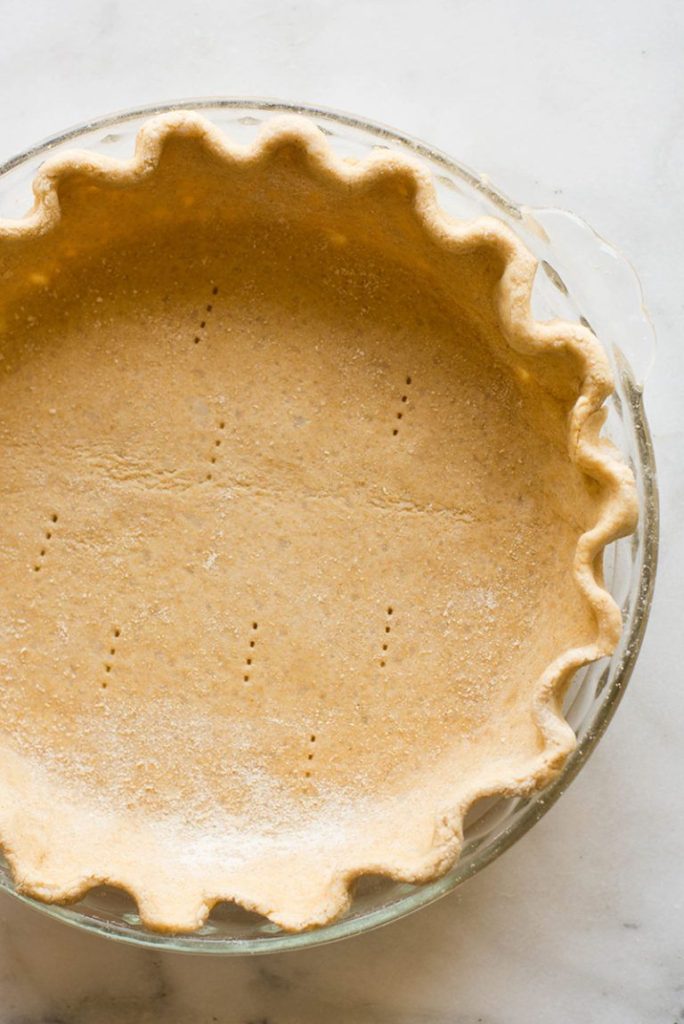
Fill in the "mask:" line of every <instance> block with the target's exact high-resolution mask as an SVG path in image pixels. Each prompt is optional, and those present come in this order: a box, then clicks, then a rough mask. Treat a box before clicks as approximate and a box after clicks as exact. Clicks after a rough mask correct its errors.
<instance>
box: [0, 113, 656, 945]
mask: <svg viewBox="0 0 684 1024" xmlns="http://www.w3.org/2000/svg"><path fill="white" fill-rule="evenodd" d="M34 191H35V197H36V201H35V206H34V209H33V211H32V212H31V213H30V214H29V215H28V216H27V217H26V218H25V219H23V220H21V221H2V222H0V329H1V330H0V500H1V503H2V509H3V514H2V516H1V517H0V579H2V588H1V591H0V681H1V685H0V720H1V722H2V727H1V730H0V780H1V785H0V837H1V841H2V846H3V849H4V851H5V853H6V856H7V857H8V859H9V862H10V864H11V867H12V870H13V874H14V878H15V881H16V885H17V888H18V889H20V890H21V891H22V892H25V893H29V894H31V895H32V896H35V897H37V898H39V899H41V900H45V901H51V902H62V901H71V900H74V899H77V898H79V897H80V896H81V895H82V894H84V893H85V892H86V891H87V890H88V889H89V888H90V887H92V886H95V885H98V884H101V883H108V884H112V885H115V886H120V887H123V888H124V889H126V890H128V891H129V892H130V893H131V894H132V895H133V896H134V897H135V899H136V900H137V902H138V905H139V909H140V914H141V917H142V919H143V921H144V922H145V924H146V925H148V926H149V927H150V928H153V929H157V930H160V931H179V930H192V929H195V928H197V927H199V926H200V925H201V924H202V922H203V921H204V920H205V918H206V916H207V914H208V913H209V911H210V909H211V907H212V906H213V905H214V903H216V902H217V901H218V900H234V901H236V902H237V903H239V904H241V905H242V906H244V907H246V908H248V909H250V910H255V911H258V912H259V913H260V914H264V915H267V916H268V917H269V918H271V919H272V920H273V921H275V922H277V923H278V924H279V925H281V926H282V927H283V928H286V929H291V930H299V929H304V928H310V927H312V926H315V925H321V924H323V923H325V922H327V921H330V920H331V919H332V918H334V917H335V916H336V915H338V914H340V913H341V912H342V911H343V910H344V909H345V908H346V907H347V905H348V903H349V899H350V885H351V883H352V882H353V880H354V879H355V878H356V877H358V876H360V875H362V874H364V873H369V872H372V873H381V874H384V875H388V876H391V877H392V878H396V879H403V880H407V881H412V882H419V881H423V880H427V879H430V878H434V877H435V876H437V875H439V874H440V873H442V872H444V871H445V870H447V869H448V868H449V867H450V866H451V865H452V864H453V863H454V861H455V859H456V858H457V857H458V854H459V848H460V846H461V843H462V823H463V817H464V814H465V812H466V810H467V809H468V808H469V807H470V806H471V805H472V804H473V802H474V801H476V800H477V799H478V798H481V797H483V796H486V795H491V794H499V793H506V794H513V793H528V792H530V791H532V790H533V789H535V788H536V787H539V786H542V785H544V784H545V783H547V782H548V781H549V779H551V778H552V776H553V775H554V774H555V773H557V772H558V771H559V769H560V768H561V767H562V765H563V763H564V761H565V759H566V757H567V756H568V753H569V752H570V751H571V750H572V748H573V744H574V742H575V739H574V736H573V733H572V730H571V729H570V727H569V726H568V724H567V723H566V722H565V721H564V719H563V717H562V714H561V704H562V697H563V693H564V690H565V688H566V685H567V683H568V680H569V679H570V677H571V675H572V673H573V672H574V670H575V669H577V668H578V666H581V665H583V664H585V663H586V662H589V661H591V660H593V659H596V658H598V657H601V656H603V655H605V654H608V653H610V652H611V651H612V650H613V648H614V646H615V644H616V641H617V638H618V636H619V633H620V628H621V622H620V614H619V611H618V608H617V606H616V605H615V603H614V601H613V599H612V598H611V597H610V596H609V594H608V593H607V592H606V591H605V590H604V589H603V588H602V580H601V552H602V550H603V548H604V546H605V545H606V544H607V543H608V542H609V541H611V540H613V539H614V538H616V537H617V536H619V535H621V534H624V533H626V532H629V531H630V530H631V529H633V526H634V520H635V514H636V513H635V509H636V505H635V496H634V486H633V480H632V476H631V474H630V472H629V470H628V469H627V467H626V466H625V465H624V464H623V462H622V461H621V460H620V458H619V457H618V455H617V453H616V452H615V451H614V450H613V449H612V447H611V446H610V445H609V444H608V443H607V442H606V441H605V440H603V439H601V438H600V437H599V431H600V427H601V425H602V422H603V419H604V412H603V410H602V403H603V402H604V400H605V398H606V397H607V396H608V395H609V394H610V392H611V387H612V385H611V378H610V373H609V370H608V366H607V362H606V358H605V356H604V354H603V351H602V349H601V347H600V345H599V344H598V342H597V341H596V339H595V338H594V336H593V335H592V334H591V333H590V332H589V331H588V330H587V329H585V328H584V327H581V326H579V325H577V324H570V323H560V322H553V323H540V322H535V321H533V320H532V318H531V314H530V310H529V299H530V291H531V285H532V280H533V276H534V273H535V266H536V265H535V261H534V259H533V257H532V256H531V255H530V253H529V252H528V251H527V250H526V249H525V248H524V247H523V245H522V244H521V243H520V242H519V241H518V240H517V239H516V238H515V237H514V235H513V234H512V233H511V232H510V231H509V230H508V229H507V228H506V227H505V226H504V225H503V224H501V223H499V222H498V221H496V220H494V219H487V218H483V219H480V220H477V221H473V222H468V223H463V222H458V221H455V220H454V219H452V218H450V217H448V216H447V215H446V214H445V213H444V212H443V211H441V210H440V209H439V208H438V206H437V205H436V200H435V196H434V192H433V188H432V185H431V181H430V175H429V173H428V171H427V169H425V168H424V167H423V166H422V165H421V164H420V163H419V162H413V161H411V160H409V159H407V158H404V157H401V156H399V155H397V154H395V153H392V152H390V151H387V150H380V151H378V152H376V153H374V154H373V155H372V156H370V157H368V158H367V159H364V160H362V161H356V160H349V159H347V160H342V159H340V158H339V157H337V156H336V155H335V154H334V153H333V151H332V149H331V148H330V147H329V145H328V143H327V141H326V139H325V138H324V136H323V135H322V134H321V132H319V130H318V129H316V128H315V127H314V126H313V125H312V124H310V123H309V122H308V121H306V120H305V119H301V118H296V117H278V118H275V119H273V120H272V121H270V122H269V123H268V124H267V125H266V126H265V127H264V129H263V130H262V132H261V134H260V136H259V139H258V141H257V142H256V143H255V144H254V145H253V146H251V147H248V148H245V147H242V146H239V145H236V144H235V143H233V142H231V141H230V140H229V139H227V138H226V137H225V136H224V135H223V134H222V133H221V132H220V131H219V130H217V129H216V128H215V127H214V126H212V125H211V124H210V123H209V122H208V121H206V120H204V119H203V118H201V117H199V116H197V115H195V114H191V113H173V114H167V115H164V116H161V117H155V118H153V119H152V120H150V121H149V122H148V123H147V124H146V126H145V127H144V128H143V129H142V131H141V132H140V135H139V137H138V141H137V146H136V154H135V157H134V158H133V159H132V160H130V161H127V162H118V161H115V160H110V159H105V158H104V157H100V156H96V155H93V154H88V153H71V154H69V155H65V156H59V157H54V158H52V159H49V160H47V161H46V163H45V164H44V165H43V166H42V168H41V170H40V172H39V175H38V177H37V179H36V181H35V185H34Z"/></svg>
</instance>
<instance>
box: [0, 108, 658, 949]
mask: <svg viewBox="0 0 684 1024" xmlns="http://www.w3.org/2000/svg"><path fill="white" fill-rule="evenodd" d="M178 109H192V110H197V111H199V112H203V113H205V114H206V115H207V116H211V113H212V111H213V112H214V113H216V112H217V111H222V110H235V111H250V110H251V111H254V112H255V113H257V112H258V114H260V115H262V116H263V115H274V114H278V113H294V114H302V115H304V116H306V117H308V118H311V119H314V120H316V121H321V122H324V123H326V122H327V123H332V124H336V125H338V126H343V127H346V128H348V129H351V130H358V131H360V132H363V133H364V134H367V135H370V136H374V137H375V138H376V139H377V140H378V143H377V144H379V145H383V144H385V145H387V144H390V145H392V144H394V145H398V146H401V147H402V148H403V149H405V150H409V151H410V152H412V153H414V154H416V155H417V156H418V157H423V158H425V159H427V160H428V161H430V163H431V164H433V165H438V166H440V167H442V168H444V170H445V172H446V173H448V174H450V175H454V176H455V177H456V178H459V179H461V180H462V181H463V182H465V183H467V184H469V186H470V187H471V188H474V189H476V190H477V191H479V192H481V193H483V194H484V195H485V196H486V198H487V200H488V201H489V202H490V203H493V204H494V205H495V206H496V207H498V208H499V209H500V210H501V211H502V213H505V214H506V215H507V216H509V217H512V218H514V219H516V220H521V221H522V220H523V218H530V217H531V218H534V216H535V213H541V212H542V211H541V210H537V211H536V210H534V209H531V208H528V207H521V206H518V205H516V204H515V203H514V202H512V201H511V200H510V199H508V198H507V197H506V196H505V195H504V194H503V193H501V192H499V191H498V190H497V189H496V188H494V187H493V186H492V185H491V183H490V182H489V181H488V179H486V178H485V177H484V176H482V175H480V174H477V173H475V172H473V171H471V170H470V169H469V168H468V167H466V166H464V165H463V164H461V163H460V162H459V161H457V160H454V159H452V158H451V157H449V156H446V155H445V154H443V153H441V152H440V151H439V150H436V149H435V148H433V147H432V146H430V145H428V144H426V143H424V142H422V141H419V140H417V139H415V138H412V137H411V136H409V135H406V134H404V133H402V132H399V131H395V130H394V129H391V128H388V127H385V126H384V125H381V124H378V123H377V122H374V121H371V120H368V119H366V118H361V117H356V116H353V115H351V114H346V113H340V112H337V111H334V110H330V109H326V108H320V107H314V106H309V105H306V104H295V103H286V102H281V101H278V100H272V99H252V98H242V97H235V98H204V99H192V100H187V99H186V100H179V101H175V102H170V103H164V104H154V105H149V106H143V107H139V108H136V109H132V110H126V111H122V112H119V113H116V114H111V115H107V116H104V117H102V118H97V119H94V120H92V121H88V122H86V123H84V124H81V125H78V126H75V127H72V128H70V129H68V130H66V131H64V132H60V133H59V134H56V135H53V136H51V137H50V138H48V139H46V140H44V141H43V142H41V143H38V144H36V145H35V146H32V147H31V148H30V149H28V150H26V151H24V152H23V153H21V154H19V155H17V156H15V157H12V158H11V159H10V160H8V161H6V162H5V163H4V164H2V165H1V166H0V192H1V191H2V185H3V181H4V179H5V175H6V174H8V172H10V171H12V170H13V169H15V168H17V167H18V166H20V165H21V164H24V163H26V162H28V161H30V160H33V159H35V158H39V157H41V156H48V155H49V154H50V151H51V150H52V149H53V148H55V147H56V146H63V145H65V144H69V143H72V142H73V143H78V140H79V139H80V138H81V137H82V136H84V135H87V134H89V133H91V132H94V131H100V130H102V129H106V128H112V127H115V126H117V125H124V124H126V122H130V121H134V120H136V119H139V118H141V117H150V116H153V115H155V114H158V113H163V112H166V111H170V110H178ZM86 148H87V145H86ZM552 212H554V213H556V212H558V213H560V214H562V215H563V216H567V217H569V218H574V219H575V221H577V223H578V224H582V225H583V222H581V221H580V219H579V218H576V217H575V215H574V214H565V213H564V211H552ZM587 230H591V229H587ZM592 234H593V236H594V237H595V238H596V239H597V240H598V241H600V242H601V243H602V244H604V245H605V244H606V243H603V240H601V239H598V236H596V234H595V232H592ZM621 259H622V260H623V262H624V263H625V264H626V261H625V260H624V257H621ZM634 280H635V283H636V275H634ZM642 313H643V316H644V317H646V313H645V310H643V306H642ZM620 368H621V372H622V373H624V375H625V382H626V383H625V386H626V388H627V390H628V394H629V397H630V411H631V414H632V416H633V418H634V424H635V436H636V442H637V452H638V458H639V464H640V468H641V470H642V482H643V489H644V491H643V500H642V501H641V502H640V516H641V519H640V524H639V527H638V529H639V531H640V535H642V536H643V544H644V551H643V560H642V565H641V575H640V587H639V592H638V595H637V597H636V600H635V603H634V609H633V614H632V617H631V623H630V631H629V636H628V642H627V647H626V653H625V656H624V658H623V659H622V661H621V662H620V666H619V670H618V671H616V672H615V674H614V675H613V677H612V678H611V679H609V680H608V682H607V683H606V687H605V688H606V693H605V696H604V697H603V703H602V704H601V706H600V708H599V711H598V713H597V714H596V718H595V720H594V721H592V724H591V726H590V728H589V729H588V730H587V732H586V733H585V735H583V736H582V737H581V738H580V739H579V741H578V744H577V747H576V748H575V750H574V751H573V753H572V754H571V755H570V757H569V758H568V760H567V761H566V763H565V765H564V767H563V769H562V770H561V772H560V774H559V775H558V776H557V777H556V778H555V779H554V780H553V781H552V782H551V783H550V784H549V785H547V786H546V787H545V788H544V789H542V790H540V791H538V792H537V793H535V794H533V795H532V796H531V797H529V798H526V801H525V804H526V806H525V807H524V808H523V810H522V812H521V813H520V814H518V815H517V817H515V819H514V820H513V821H512V822H510V823H509V824H508V825H507V826H506V827H505V828H504V829H503V831H501V832H500V833H499V834H498V836H497V837H496V839H495V840H494V841H493V842H491V843H490V844H488V845H485V846H484V847H483V848H482V849H481V850H479V852H478V854H477V856H475V857H471V858H470V859H469V860H463V859H461V860H459V861H457V863H456V864H455V865H454V866H453V867H452V868H451V870H450V871H448V872H447V873H446V874H445V875H443V876H442V877H440V878H437V879H436V880H434V881H431V882H426V883H423V884H421V885H419V886H416V887H407V888H409V889H410V891H408V892H406V893H405V894H404V895H400V896H399V897H398V898H397V899H396V900H395V901H393V902H390V903H387V904H383V905H380V906H379V907H376V908H375V909H371V910H370V911H369V912H368V913H365V914H363V915H361V916H350V917H346V916H343V917H341V918H340V919H338V920H336V921H333V922H332V923H330V924H328V925H325V926H323V927H320V928H317V929H313V930H311V931H305V932H296V933H286V932H280V931H277V934H259V935H256V936H255V937H247V938H245V937H242V936H240V937H237V938H236V937H230V936H215V935H211V934H206V935H203V934H201V933H190V934H187V935H186V934H163V933H156V932H151V931H140V930H136V929H133V928H126V926H125V925H121V924H119V923H118V922H116V921H111V922H110V921H107V920H104V919H100V918H98V917H92V916H88V915H87V914H86V913H85V912H83V911H82V910H79V908H78V904H75V905H72V906H69V905H61V904H48V903H43V902H40V901H38V900H35V899H33V898H31V897H29V896H26V895H24V894H22V893H19V892H17V891H16V889H15V888H14V886H13V884H12V881H11V878H10V876H9V874H8V873H7V872H6V871H5V872H2V873H0V888H2V889H4V890H5V891H7V892H10V893H12V894H13V895H14V896H16V897H17V898H18V899H19V900H21V901H22V902H23V903H25V904H27V905H29V906H31V907H32V908H34V909H38V910H40V911H41V912H43V913H47V914H49V915H50V916H52V917H55V918H57V919H59V920H62V921H64V922H66V923H69V924H71V925H74V926H76V927H79V928H81V929H83V930H86V931H91V932H95V933H99V934H102V935H106V936H108V937H111V938H115V939H118V940H119V941H123V942H127V943H131V944H134V945H140V946H147V947H152V948H156V949H160V948H163V949H168V950H174V951H185V952H193V953H200V952H205V953H212V954H217V953H219V954H254V953H265V952H278V951H283V950H288V949H296V948H303V947H311V946H314V945H319V944H323V943H327V942H332V941H335V940H337V939H341V938H345V937H349V936H351V935H355V934H359V933H361V932H364V931H367V930H370V929H371V928H375V927H378V926H380V925H382V924H386V923H389V922H390V921H393V920H396V919H398V918H400V917H403V916H405V915H407V914H409V913H411V912H413V911H414V910H417V909H419V908H420V907H423V906H426V905H428V904H430V903H432V902H434V901H435V900H437V899H439V898H440V897H441V896H443V895H445V894H446V893H448V892H450V891H452V890H453V889H454V888H456V887H457V886H458V885H460V884H461V883H462V882H464V881H466V880H467V879H468V878H470V877H472V876H473V875H474V874H476V873H477V872H479V871H480V870H481V869H482V868H483V867H485V866H486V865H487V864H489V863H491V862H492V861H493V860H494V859H496V858H497V857H498V856H499V855H500V854H501V853H503V852H504V851H505V850H506V849H508V847H509V846H511V845H513V843H514V842H516V841H517V840H518V839H519V838H521V837H522V836H523V835H524V834H525V833H526V832H527V831H528V829H529V828H531V827H532V825H534V824H535V823H536V822H537V821H538V820H539V819H540V818H541V817H542V816H543V815H544V814H545V813H546V811H547V810H548V809H549V808H550V807H551V806H552V805H553V804H554V803H555V802H556V800H557V799H558V798H559V797H560V796H561V795H562V793H563V792H564V791H565V789H566V788H567V786H568V785H569V784H570V782H571V781H572V780H573V779H574V778H575V776H576V775H577V774H578V772H579V770H580V769H581V767H582V766H583V765H584V764H585V763H586V761H587V760H588V758H589V756H590V754H591V753H592V752H593V750H594V748H595V747H596V745H597V743H598V741H599V740H600V738H601V736H602V735H603V733H604V732H605V730H606V728H607V726H608V724H609V722H610V720H611V718H612V716H613V714H614V713H615V710H616V709H617V706H618V704H619V701H620V699H621V697H622V694H623V692H624V689H625V686H626V684H627V682H628V681H629V678H630V676H631V673H632V670H633V668H634V664H635V662H636V658H637V655H638V653H639V649H640V647H641V642H642V639H643V636H644V633H645V629H646V625H647V621H648V615H649V611H650V605H651V599H652V593H653V586H654V579H655V568H656V562H657V550H658V499H657V485H656V478H655V461H654V454H653V447H652V443H651V439H650V434H649V430H648V424H647V421H646V418H645V414H644V411H643V405H642V401H641V394H642V387H641V384H640V383H637V381H636V380H635V378H634V374H633V373H632V370H631V368H630V366H629V365H628V363H627V362H626V360H624V359H622V360H621V364H620ZM86 898H87V897H86Z"/></svg>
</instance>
